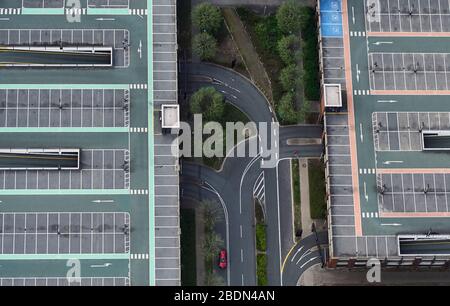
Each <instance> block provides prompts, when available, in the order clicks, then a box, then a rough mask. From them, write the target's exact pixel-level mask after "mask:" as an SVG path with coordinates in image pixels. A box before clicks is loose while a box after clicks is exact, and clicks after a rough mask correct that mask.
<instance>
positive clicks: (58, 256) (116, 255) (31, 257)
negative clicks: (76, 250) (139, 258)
mask: <svg viewBox="0 0 450 306" xmlns="http://www.w3.org/2000/svg"><path fill="white" fill-rule="evenodd" d="M47 259H52V260H53V259H55V260H57V259H66V260H67V259H80V260H82V259H130V254H129V253H105V254H102V253H95V254H0V260H47Z"/></svg>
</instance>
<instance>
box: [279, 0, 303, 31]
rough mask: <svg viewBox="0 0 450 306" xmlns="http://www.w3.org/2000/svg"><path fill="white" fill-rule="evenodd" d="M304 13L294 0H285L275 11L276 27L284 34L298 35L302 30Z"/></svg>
mask: <svg viewBox="0 0 450 306" xmlns="http://www.w3.org/2000/svg"><path fill="white" fill-rule="evenodd" d="M302 14H304V11H303V10H302V7H301V6H300V4H299V3H298V1H296V0H287V1H286V2H284V3H283V4H282V5H281V6H280V8H279V9H278V11H277V22H278V27H279V28H280V29H281V31H283V33H285V34H298V33H300V30H301V28H302V25H303V23H302V20H303V19H304V18H303V15H302Z"/></svg>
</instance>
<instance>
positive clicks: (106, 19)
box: [95, 18, 116, 21]
mask: <svg viewBox="0 0 450 306" xmlns="http://www.w3.org/2000/svg"><path fill="white" fill-rule="evenodd" d="M95 20H98V21H114V20H116V19H115V18H95Z"/></svg>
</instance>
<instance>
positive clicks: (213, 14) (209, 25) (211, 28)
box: [184, 0, 222, 35]
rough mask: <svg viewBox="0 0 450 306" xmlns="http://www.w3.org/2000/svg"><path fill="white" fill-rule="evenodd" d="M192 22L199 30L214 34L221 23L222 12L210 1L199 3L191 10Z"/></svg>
mask: <svg viewBox="0 0 450 306" xmlns="http://www.w3.org/2000/svg"><path fill="white" fill-rule="evenodd" d="M184 1H186V0H184ZM192 23H193V24H194V25H195V26H196V27H197V28H198V29H199V30H200V32H206V33H209V34H211V35H214V34H216V33H217V32H218V31H219V29H220V26H221V25H222V13H221V12H220V9H219V8H218V7H215V6H214V5H212V4H210V3H207V2H204V3H200V4H198V5H196V6H195V8H194V9H193V11H192Z"/></svg>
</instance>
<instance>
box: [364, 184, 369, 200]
mask: <svg viewBox="0 0 450 306" xmlns="http://www.w3.org/2000/svg"><path fill="white" fill-rule="evenodd" d="M364 197H365V198H366V202H368V201H369V195H368V194H367V186H366V182H364Z"/></svg>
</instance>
